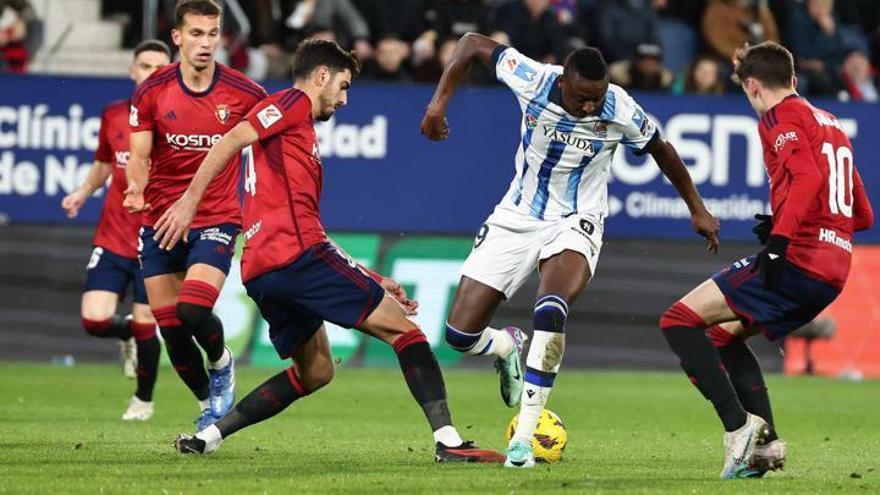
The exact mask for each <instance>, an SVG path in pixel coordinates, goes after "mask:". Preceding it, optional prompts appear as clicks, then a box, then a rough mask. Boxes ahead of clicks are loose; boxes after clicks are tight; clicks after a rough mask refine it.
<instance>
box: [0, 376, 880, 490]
mask: <svg viewBox="0 0 880 495" xmlns="http://www.w3.org/2000/svg"><path fill="white" fill-rule="evenodd" d="M487 368H488V363H487ZM268 373H270V371H269V370H265V369H248V368H242V369H239V374H238V379H237V380H238V391H239V395H240V396H241V395H243V394H244V393H246V392H247V391H249V390H250V389H251V388H252V387H253V386H255V385H256V384H258V383H259V382H261V381H262V379H263V378H265V377H266V376H268ZM446 378H447V385H448V389H449V394H450V403H451V407H452V411H453V414H454V416H455V419H456V421H457V424H458V427H459V429H460V430H461V432H462V435H463V436H465V437H466V438H468V439H473V440H476V441H477V442H478V443H479V444H480V445H482V446H486V447H492V448H496V449H502V448H503V447H504V439H503V436H504V428H505V425H507V422H508V420H509V419H510V418H511V417H512V415H513V412H512V411H511V410H508V409H507V408H505V407H503V406H502V405H501V401H500V399H499V398H498V392H497V383H496V379H495V376H494V374H493V373H492V372H490V371H489V369H486V370H485V372H479V371H450V372H448V373H447V375H446ZM769 385H770V390H771V394H772V397H773V398H774V400H775V404H776V415H777V422H778V425H779V428H780V432H781V434H782V435H783V438H785V439H786V440H787V441H788V442H789V461H788V467H787V468H786V470H785V471H784V472H782V473H773V474H771V475H769V476H768V477H767V478H766V479H763V480H739V481H734V482H722V481H720V480H718V479H717V475H718V471H719V470H720V467H721V456H722V447H721V432H720V426H719V424H718V421H717V419H716V418H715V417H714V415H713V414H712V412H711V409H710V406H709V404H708V403H707V402H705V401H704V400H703V399H702V398H701V397H700V396H699V395H698V393H697V391H696V390H695V389H694V388H693V387H692V386H691V385H690V384H689V383H688V382H687V380H686V379H685V378H684V376H682V375H679V374H659V373H584V372H572V371H571V370H563V373H562V374H561V375H560V378H559V380H558V381H557V386H556V390H555V391H554V393H553V397H552V398H551V399H550V408H551V409H553V410H554V411H556V412H557V413H558V414H559V415H560V416H561V417H562V418H563V420H564V421H565V424H566V427H567V428H568V432H569V444H568V448H567V450H566V453H565V459H564V460H563V462H561V463H559V464H555V465H549V466H547V465H544V466H541V465H539V466H538V467H537V468H536V469H534V470H531V471H511V470H505V469H503V468H501V467H500V466H497V465H436V464H434V462H433V444H432V440H431V435H430V432H429V431H428V428H427V426H426V424H425V421H424V419H423V417H422V415H421V411H419V410H418V408H417V406H416V405H415V404H414V403H413V402H412V401H411V399H410V397H409V394H408V392H407V390H406V386H405V384H404V382H403V380H402V378H401V377H400V375H399V373H397V372H396V371H395V370H362V369H352V368H347V369H346V368H343V369H341V370H339V372H338V373H337V376H336V380H335V381H334V382H333V383H332V384H330V385H329V387H328V388H326V389H325V390H322V391H321V392H320V393H318V394H317V395H316V396H314V397H309V398H307V399H305V400H303V401H301V402H299V403H296V404H294V405H293V407H291V408H290V409H288V410H287V411H285V412H284V413H282V414H280V415H279V416H277V417H275V418H273V419H271V420H269V421H267V422H265V423H263V424H260V425H258V426H255V427H252V428H250V429H247V430H243V431H242V432H239V434H237V435H235V436H233V437H232V438H230V439H229V440H227V441H226V442H225V443H224V444H223V446H222V447H221V448H220V450H219V451H218V452H216V453H214V454H211V455H209V456H204V457H195V456H182V455H180V454H177V453H176V452H175V451H174V450H172V447H171V442H172V440H173V438H174V437H175V435H176V434H177V433H179V432H185V431H192V422H191V421H192V420H193V419H194V418H195V416H196V413H197V411H196V406H195V403H194V401H193V400H192V398H191V397H190V396H189V394H188V392H187V391H186V390H185V389H184V388H183V385H182V384H181V383H180V381H179V380H178V378H177V377H176V376H174V374H173V372H172V371H171V370H169V369H162V370H161V375H160V377H159V386H158V389H157V392H156V397H155V398H156V401H157V402H156V404H157V411H156V415H155V416H154V417H153V419H152V420H151V421H150V422H148V423H145V424H143V423H139V424H126V423H123V422H122V421H120V420H119V419H118V418H119V416H120V415H121V414H122V411H123V409H124V407H125V405H126V401H127V398H128V396H129V393H130V391H131V389H132V386H131V382H129V381H127V380H125V379H124V378H123V377H122V375H121V372H120V370H119V368H118V367H116V366H109V365H77V366H76V367H73V368H59V367H50V366H47V365H33V364H16V363H5V364H0V398H2V399H0V492H2V493H88V494H94V493H138V494H141V493H199V492H201V493H212V494H236V493H241V494H250V493H264V492H265V493H279V494H289V493H315V492H336V493H339V492H347V493H364V492H376V493H387V492H397V493H418V492H423V493H440V492H443V493H460V492H480V493H540V494H547V493H558V492H568V493H583V492H591V493H602V492H618V493H667V492H668V493H744V492H756V493H830V492H834V493H838V492H857V493H878V492H880V413H878V406H880V382H865V383H847V382H838V381H829V380H823V379H805V378H796V379H791V378H781V377H774V378H771V379H770V384H769Z"/></svg>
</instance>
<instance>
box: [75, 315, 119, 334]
mask: <svg viewBox="0 0 880 495" xmlns="http://www.w3.org/2000/svg"><path fill="white" fill-rule="evenodd" d="M112 323H113V320H112V319H111V318H106V319H100V320H92V319H89V318H85V317H83V319H82V325H83V329H85V331H86V333H87V334H89V335H94V336H95V337H100V336H102V335H103V334H104V332H106V331H107V329H108V328H110V325H111V324H112Z"/></svg>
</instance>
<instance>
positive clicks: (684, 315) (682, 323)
mask: <svg viewBox="0 0 880 495" xmlns="http://www.w3.org/2000/svg"><path fill="white" fill-rule="evenodd" d="M707 326H708V325H706V322H705V321H703V318H701V317H700V315H698V314H697V313H696V312H694V310H692V309H691V308H689V307H688V306H687V305H686V304H684V303H683V302H681V301H678V302H676V303H675V304H673V305H672V306H670V307H669V308H667V309H666V311H665V312H664V313H663V315H662V316H660V329H661V330H665V329H667V328H673V327H688V328H706V327H707Z"/></svg>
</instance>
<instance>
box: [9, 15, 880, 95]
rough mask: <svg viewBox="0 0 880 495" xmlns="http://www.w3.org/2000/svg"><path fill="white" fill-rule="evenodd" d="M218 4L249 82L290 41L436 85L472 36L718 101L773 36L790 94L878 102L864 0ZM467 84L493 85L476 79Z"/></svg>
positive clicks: (878, 32) (874, 51) (283, 72)
mask: <svg viewBox="0 0 880 495" xmlns="http://www.w3.org/2000/svg"><path fill="white" fill-rule="evenodd" d="M159 3H160V7H159V9H160V12H159V14H158V28H159V29H158V31H159V33H168V32H169V31H170V27H171V24H172V20H171V19H170V16H171V13H172V12H173V6H174V3H175V2H174V1H173V0H163V1H161V2H159ZM233 3H234V4H235V5H232V4H233ZM142 9H143V6H142V2H140V1H131V0H104V1H103V12H104V14H105V15H107V16H119V15H120V14H122V16H123V18H127V19H128V20H129V25H128V27H127V29H126V40H125V43H126V45H127V46H129V47H131V46H134V44H136V42H137V41H138V39H139V36H140V33H141V29H140V25H139V23H140V22H142V19H143V18H144V12H143V11H142ZM226 10H227V14H230V13H231V10H237V11H238V12H237V14H238V16H236V15H227V22H226V23H225V31H226V32H225V41H226V43H225V48H226V55H225V57H226V61H227V62H228V63H229V64H230V65H232V66H234V67H236V68H238V69H240V70H242V71H244V72H246V73H247V74H248V75H249V76H251V77H253V78H255V79H266V78H270V79H271V78H274V79H282V78H285V77H287V76H288V74H289V71H290V67H291V54H292V53H293V49H294V47H296V45H297V44H298V43H299V42H300V41H301V40H303V39H306V38H312V37H316V38H324V39H334V40H337V41H339V42H340V43H341V44H342V45H343V46H345V47H347V48H350V49H351V50H353V51H354V52H355V53H356V54H357V57H358V58H359V59H360V60H361V62H362V63H363V64H364V73H363V77H364V78H365V79H370V80H376V81H394V82H435V81H436V80H437V79H438V78H439V75H440V73H441V71H442V67H443V65H444V63H445V62H446V61H447V60H448V59H449V57H450V56H451V54H452V51H453V50H454V47H455V42H456V40H457V39H458V38H459V37H460V36H461V35H462V34H464V33H466V32H469V31H476V32H480V33H483V34H486V35H488V36H490V37H492V38H493V39H495V40H496V41H499V42H502V43H505V44H510V45H512V46H515V47H517V48H518V49H519V50H520V51H521V52H523V53H524V54H526V55H528V56H530V57H532V58H535V59H538V60H541V61H545V62H561V60H562V59H563V58H564V57H565V55H566V54H567V53H568V52H569V51H571V50H572V49H575V48H578V47H581V46H585V45H592V46H596V47H598V48H600V49H601V50H602V52H603V53H604V54H605V57H606V59H607V60H608V62H609V63H611V64H612V66H611V74H612V79H613V81H614V82H615V83H617V84H620V85H621V86H624V87H626V88H628V89H633V90H641V91H666V92H674V93H724V92H726V91H730V90H731V89H734V88H732V82H731V81H730V78H729V75H730V71H731V66H730V63H729V60H730V59H731V56H732V54H733V51H734V50H735V49H736V48H737V47H739V46H742V45H743V44H745V43H757V42H761V41H764V40H773V41H779V42H782V43H784V44H785V45H786V46H788V47H789V48H790V49H791V50H792V51H793V52H794V53H795V55H796V57H797V66H798V75H799V88H798V89H799V90H800V91H801V92H802V93H804V94H809V95H821V96H836V97H837V98H839V99H842V100H852V101H878V99H880V95H878V79H877V69H876V68H877V67H880V2H877V1H876V0H708V1H707V0H237V1H235V2H231V1H230V2H227V5H226ZM242 18H245V19H246V22H244V23H242V22H241V21H240V19H242ZM31 19H33V14H32V13H31V10H30V9H29V7H28V0H0V54H2V55H0V57H2V60H0V69H3V70H11V71H22V70H24V66H25V61H24V60H22V57H26V56H27V52H26V50H25V49H24V47H25V46H26V43H23V41H24V40H25V39H26V34H27V29H26V25H27V22H28V21H29V20H31ZM245 25H246V27H245ZM469 79H470V82H471V83H474V84H491V83H492V80H491V77H490V76H489V74H488V72H486V71H472V73H471V74H469Z"/></svg>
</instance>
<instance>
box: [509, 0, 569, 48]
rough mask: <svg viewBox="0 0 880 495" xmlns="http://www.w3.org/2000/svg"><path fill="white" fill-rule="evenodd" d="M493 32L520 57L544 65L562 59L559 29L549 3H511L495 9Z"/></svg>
mask: <svg viewBox="0 0 880 495" xmlns="http://www.w3.org/2000/svg"><path fill="white" fill-rule="evenodd" d="M495 29H496V30H497V31H500V32H502V33H504V34H505V35H506V36H507V37H508V38H509V42H508V43H507V44H510V45H511V46H513V47H515V48H516V49H517V50H519V51H520V52H522V53H523V54H524V55H526V56H528V57H531V58H533V59H535V60H539V61H541V62H546V63H556V62H558V61H559V60H561V59H562V56H563V55H564V54H563V51H564V37H563V32H562V26H561V25H560V24H559V21H558V20H557V19H556V16H555V15H554V14H553V11H552V10H550V0H512V1H510V2H507V3H504V4H502V5H501V6H499V7H498V11H497V13H496V21H495Z"/></svg>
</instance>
